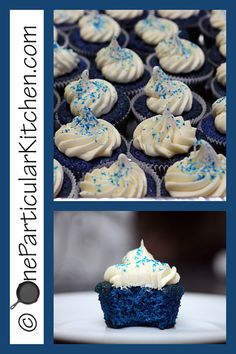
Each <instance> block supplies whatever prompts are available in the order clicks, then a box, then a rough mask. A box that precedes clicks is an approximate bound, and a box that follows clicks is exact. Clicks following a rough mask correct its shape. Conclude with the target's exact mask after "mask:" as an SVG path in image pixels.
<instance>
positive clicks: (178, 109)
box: [144, 66, 193, 115]
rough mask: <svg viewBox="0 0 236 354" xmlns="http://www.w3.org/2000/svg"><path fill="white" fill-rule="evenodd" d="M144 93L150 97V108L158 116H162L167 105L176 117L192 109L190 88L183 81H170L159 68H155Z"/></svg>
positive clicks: (148, 99) (148, 102) (148, 103)
mask: <svg viewBox="0 0 236 354" xmlns="http://www.w3.org/2000/svg"><path fill="white" fill-rule="evenodd" d="M144 93H145V94H146V95H147V96H148V98H147V101H146V104H147V106H148V108H149V109H150V110H151V111H152V112H154V113H157V114H162V113H163V112H164V110H165V107H166V105H168V107H169V109H170V111H171V113H172V114H174V115H181V114H182V113H183V112H188V111H190V109H191V108H192V103H193V95H192V92H191V90H190V88H189V87H188V86H187V85H186V84H184V83H183V82H181V81H177V80H172V79H170V78H169V77H168V76H167V75H166V74H165V73H164V72H163V71H162V70H161V68H160V67H159V66H155V67H154V68H153V72H152V76H151V78H150V80H149V81H148V83H147V85H146V86H145V88H144Z"/></svg>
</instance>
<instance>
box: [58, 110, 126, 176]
mask: <svg viewBox="0 0 236 354" xmlns="http://www.w3.org/2000/svg"><path fill="white" fill-rule="evenodd" d="M55 145H56V148H55V154H54V155H55V158H56V159H57V160H58V161H59V162H60V163H61V164H62V165H64V166H66V167H68V168H70V169H71V170H72V171H74V170H75V171H76V172H86V171H88V170H90V169H91V168H93V167H94V166H97V165H99V164H100V163H102V162H107V161H108V162H109V161H113V160H116V158H117V156H118V155H119V153H121V152H125V151H126V145H125V143H124V142H123V141H122V139H121V136H120V134H119V132H118V130H117V129H116V128H115V127H114V126H113V125H112V124H110V123H108V122H107V121H105V120H103V119H97V118H96V117H95V116H94V114H93V113H92V111H91V109H89V108H87V107H85V108H84V109H83V110H81V111H80V116H77V117H75V118H74V119H73V121H72V122H71V123H67V124H66V125H63V126H61V128H60V129H59V130H58V131H57V132H56V134H55Z"/></svg>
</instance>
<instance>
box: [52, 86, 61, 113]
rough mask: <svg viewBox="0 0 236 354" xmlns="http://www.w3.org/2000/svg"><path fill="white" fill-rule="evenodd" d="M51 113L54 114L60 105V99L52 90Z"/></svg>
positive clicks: (55, 91)
mask: <svg viewBox="0 0 236 354" xmlns="http://www.w3.org/2000/svg"><path fill="white" fill-rule="evenodd" d="M53 100H54V101H53V113H54V114H55V113H56V112H57V110H58V109H59V107H60V105H61V97H60V95H59V93H58V92H57V90H55V89H54V90H53Z"/></svg>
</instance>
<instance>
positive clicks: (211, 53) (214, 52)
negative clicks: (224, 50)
mask: <svg viewBox="0 0 236 354" xmlns="http://www.w3.org/2000/svg"><path fill="white" fill-rule="evenodd" d="M207 58H208V61H209V62H210V63H211V64H212V65H213V66H214V67H215V68H217V66H219V65H220V64H222V63H224V62H225V60H226V58H225V57H223V55H222V54H221V53H220V51H219V49H218V48H217V47H216V46H213V47H212V48H210V49H209V50H208V51H207Z"/></svg>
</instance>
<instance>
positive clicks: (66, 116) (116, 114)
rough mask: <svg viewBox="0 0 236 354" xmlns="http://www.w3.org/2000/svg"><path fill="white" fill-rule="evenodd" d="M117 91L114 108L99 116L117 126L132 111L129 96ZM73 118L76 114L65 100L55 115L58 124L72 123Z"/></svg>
mask: <svg viewBox="0 0 236 354" xmlns="http://www.w3.org/2000/svg"><path fill="white" fill-rule="evenodd" d="M117 93H118V100H117V102H116V104H115V105H114V107H113V108H112V110H111V111H110V112H108V113H106V114H103V115H102V116H100V117H98V119H104V120H106V121H107V122H109V123H111V124H113V125H115V126H116V125H118V124H120V123H121V122H123V121H124V120H125V119H126V118H127V117H128V114H129V112H130V100H129V98H128V97H127V96H126V95H125V94H124V93H122V92H121V91H120V90H117ZM73 118H74V116H73V114H72V113H71V111H70V106H69V104H68V103H67V102H66V101H65V100H63V101H62V103H61V105H60V107H59V109H58V111H57V113H56V115H55V119H56V120H57V122H58V125H59V126H61V125H63V124H67V123H70V122H71V121H72V120H73Z"/></svg>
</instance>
